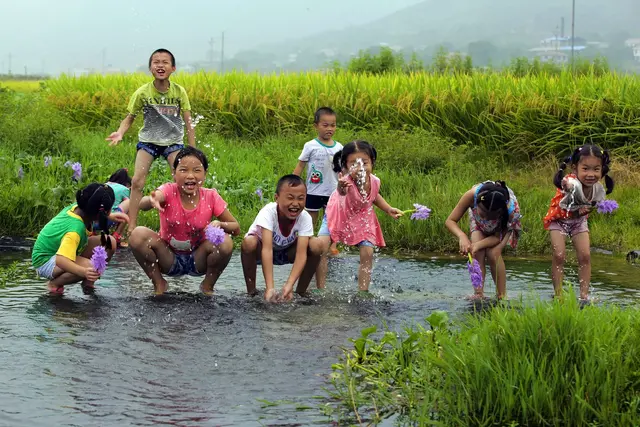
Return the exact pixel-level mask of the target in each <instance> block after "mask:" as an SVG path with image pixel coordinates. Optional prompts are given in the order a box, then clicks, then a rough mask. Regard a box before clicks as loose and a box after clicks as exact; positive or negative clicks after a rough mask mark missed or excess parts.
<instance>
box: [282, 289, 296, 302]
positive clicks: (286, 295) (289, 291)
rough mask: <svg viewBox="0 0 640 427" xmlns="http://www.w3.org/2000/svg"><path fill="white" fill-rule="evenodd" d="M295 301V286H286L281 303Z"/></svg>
mask: <svg viewBox="0 0 640 427" xmlns="http://www.w3.org/2000/svg"><path fill="white" fill-rule="evenodd" d="M292 299H293V285H291V286H289V285H284V287H283V288H282V296H281V297H280V301H291V300H292Z"/></svg>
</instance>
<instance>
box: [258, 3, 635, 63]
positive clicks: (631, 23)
mask: <svg viewBox="0 0 640 427" xmlns="http://www.w3.org/2000/svg"><path fill="white" fill-rule="evenodd" d="M571 4H572V0H426V1H424V2H422V3H418V4H416V5H414V6H411V7H408V8H406V9H403V10H400V11H398V12H396V13H393V14H391V15H389V16H386V17H384V18H382V19H379V20H376V21H374V22H371V23H369V24H365V25H361V26H357V27H352V28H347V29H344V30H342V31H333V32H330V33H320V34H318V35H317V36H311V37H306V38H302V39H298V40H289V41H286V42H282V43H278V44H275V45H270V46H262V47H261V49H260V50H262V51H263V52H265V51H268V52H272V53H274V54H284V53H294V52H305V51H310V50H313V51H319V50H321V49H324V50H325V51H327V50H333V51H334V52H338V53H342V54H346V53H355V52H357V51H358V50H360V49H365V48H368V47H371V46H377V45H379V44H380V43H386V44H388V45H390V46H399V47H403V48H415V49H420V48H425V47H428V46H434V45H439V44H444V43H446V44H447V45H450V46H452V47H454V48H458V49H460V48H462V49H464V48H465V47H466V46H467V45H468V44H469V43H471V42H475V41H480V40H482V41H489V42H492V43H494V44H495V45H498V46H500V45H503V46H506V45H515V44H525V45H530V46H532V47H533V46H535V45H537V43H538V41H539V40H540V39H542V38H546V37H551V36H553V35H554V34H558V35H559V34H560V32H561V28H560V27H561V18H562V17H564V23H565V25H564V34H565V35H570V34H571ZM338 13H339V11H338ZM575 22H576V30H575V32H576V36H580V37H584V38H587V39H588V40H598V39H600V40H611V39H621V38H624V37H626V36H629V37H631V36H635V37H640V25H639V24H640V0H607V1H606V2H605V1H603V0H576V20H575Z"/></svg>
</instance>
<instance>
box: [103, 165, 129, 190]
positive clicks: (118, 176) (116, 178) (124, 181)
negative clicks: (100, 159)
mask: <svg viewBox="0 0 640 427" xmlns="http://www.w3.org/2000/svg"><path fill="white" fill-rule="evenodd" d="M107 182H114V183H116V184H120V185H124V186H125V187H131V177H130V176H129V171H128V170H127V169H125V168H122V169H118V170H117V171H115V172H114V173H113V174H111V176H110V177H109V180H108V181H107Z"/></svg>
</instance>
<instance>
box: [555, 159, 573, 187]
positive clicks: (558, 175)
mask: <svg viewBox="0 0 640 427" xmlns="http://www.w3.org/2000/svg"><path fill="white" fill-rule="evenodd" d="M571 157H572V156H567V157H565V158H564V159H563V160H562V163H560V166H559V168H558V172H556V174H555V175H554V176H553V185H555V186H556V187H557V188H559V189H562V180H563V179H564V170H565V169H566V168H567V165H568V164H569V162H571Z"/></svg>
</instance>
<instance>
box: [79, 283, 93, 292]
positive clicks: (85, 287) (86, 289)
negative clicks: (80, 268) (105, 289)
mask: <svg viewBox="0 0 640 427" xmlns="http://www.w3.org/2000/svg"><path fill="white" fill-rule="evenodd" d="M81 286H82V293H83V294H85V295H92V294H94V293H95V292H96V284H95V282H87V283H82V284H81Z"/></svg>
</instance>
